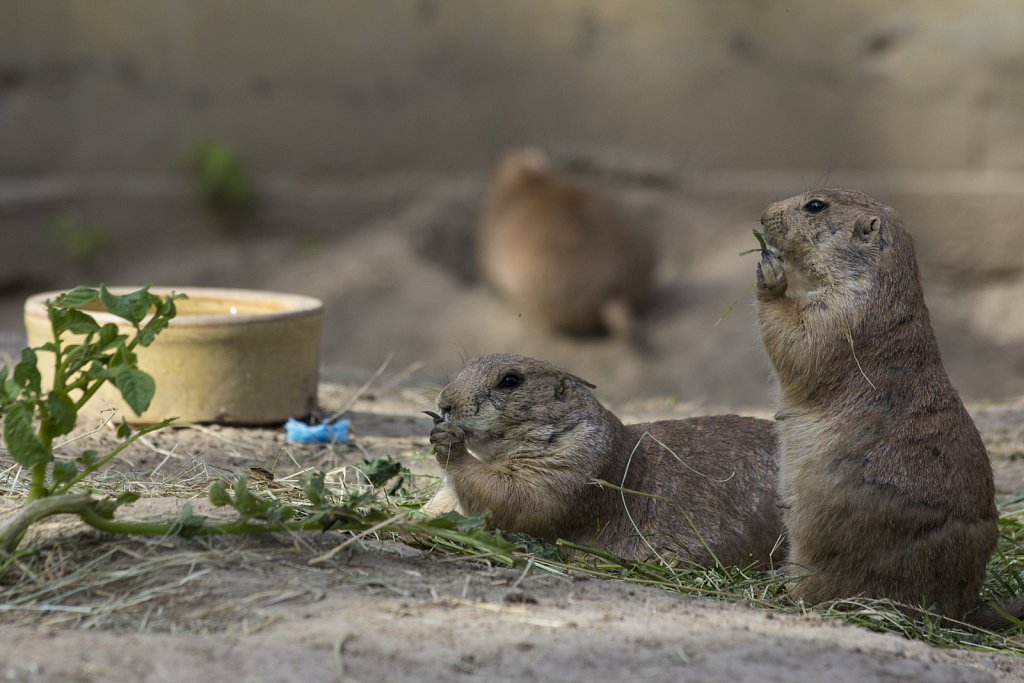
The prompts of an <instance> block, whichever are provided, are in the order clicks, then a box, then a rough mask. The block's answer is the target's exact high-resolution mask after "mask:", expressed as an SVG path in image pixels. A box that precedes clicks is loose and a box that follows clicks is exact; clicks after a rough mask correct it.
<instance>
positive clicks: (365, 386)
mask: <svg viewBox="0 0 1024 683" xmlns="http://www.w3.org/2000/svg"><path fill="white" fill-rule="evenodd" d="M394 357H395V354H393V353H389V354H388V357H387V358H385V359H384V362H383V363H381V364H380V367H379V368H377V369H376V370H375V371H374V373H373V374H372V375H371V376H370V379H368V380H366V382H365V383H364V384H363V386H361V387H359V388H358V389H357V390H356V393H355V394H353V395H352V398H350V399H349V400H348V403H346V404H345V406H344V407H343V408H342V409H341V410H339V411H338V412H336V413H334V414H333V415H331V416H330V417H329V418H327V419H326V420H325V421H324V422H325V423H326V424H330V423H332V422H334V421H335V420H337V419H338V418H339V417H341V416H342V415H344V414H345V413H347V412H348V411H349V410H351V409H352V406H354V405H355V404H356V401H358V400H359V399H360V398H362V396H363V394H365V393H366V392H367V390H369V388H370V387H371V386H373V383H374V382H376V381H377V380H378V379H379V378H380V376H381V375H383V374H384V371H385V370H387V369H388V365H390V364H391V359H392V358H394Z"/></svg>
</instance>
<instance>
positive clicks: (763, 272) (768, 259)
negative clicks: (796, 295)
mask: <svg viewBox="0 0 1024 683" xmlns="http://www.w3.org/2000/svg"><path fill="white" fill-rule="evenodd" d="M757 289H758V291H759V292H760V293H762V294H770V295H775V296H778V295H781V294H782V293H783V292H785V291H786V271H785V270H784V269H783V267H782V257H781V256H779V255H778V254H777V253H775V252H774V251H772V250H770V249H769V250H766V251H762V252H761V262H760V263H758V264H757Z"/></svg>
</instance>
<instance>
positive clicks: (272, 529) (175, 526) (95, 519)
mask: <svg viewBox="0 0 1024 683" xmlns="http://www.w3.org/2000/svg"><path fill="white" fill-rule="evenodd" d="M76 514H78V516H79V517H80V518H81V519H82V521H83V522H85V523H86V524H88V525H89V526H91V527H93V528H94V529H99V530H100V531H106V532H108V533H112V534H136V535H139V536H174V535H176V534H178V533H180V532H181V524H180V523H179V522H139V521H132V520H117V519H110V518H109V517H104V516H103V515H100V514H99V513H97V512H96V511H95V510H94V509H92V508H89V509H86V510H83V511H81V512H77V513H76ZM321 529H323V523H322V522H321V520H320V518H319V517H318V516H313V517H307V518H306V519H302V520H298V521H294V522H277V523H270V524H253V523H252V522H249V521H246V520H236V521H234V522H223V523H221V524H211V525H209V526H207V525H205V524H204V525H203V526H201V527H199V528H198V529H190V530H189V534H188V535H189V536H225V535H229V534H260V533H263V534H267V533H277V532H281V531H319V530H321Z"/></svg>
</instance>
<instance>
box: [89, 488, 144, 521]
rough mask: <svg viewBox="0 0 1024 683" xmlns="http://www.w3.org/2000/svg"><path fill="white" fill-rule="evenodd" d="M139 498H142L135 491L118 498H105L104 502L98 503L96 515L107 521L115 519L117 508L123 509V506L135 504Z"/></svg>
mask: <svg viewBox="0 0 1024 683" xmlns="http://www.w3.org/2000/svg"><path fill="white" fill-rule="evenodd" d="M139 498H141V496H140V495H139V494H138V493H135V492H134V491H125V492H124V493H122V494H121V495H119V496H118V497H117V498H104V499H103V500H101V501H98V502H97V503H96V508H95V509H96V514H98V515H99V516H100V517H104V518H106V519H113V518H114V512H115V511H116V510H117V508H119V507H121V506H122V505H128V504H129V503H134V502H135V501H137V500H138V499H139Z"/></svg>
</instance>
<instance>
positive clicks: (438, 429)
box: [430, 422, 466, 464]
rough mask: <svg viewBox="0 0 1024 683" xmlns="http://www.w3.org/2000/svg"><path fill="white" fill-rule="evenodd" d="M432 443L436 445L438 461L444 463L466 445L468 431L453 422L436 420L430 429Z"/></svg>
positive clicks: (435, 451) (435, 450)
mask: <svg viewBox="0 0 1024 683" xmlns="http://www.w3.org/2000/svg"><path fill="white" fill-rule="evenodd" d="M430 443H431V444H433V446H434V453H435V454H436V455H437V460H438V462H440V463H441V464H444V462H445V460H447V459H448V458H449V457H450V456H451V455H452V454H454V453H456V452H459V451H462V450H463V449H464V448H465V447H466V433H465V432H463V431H462V430H461V429H459V428H458V427H456V426H455V425H453V424H452V423H451V422H435V423H434V428H433V429H432V430H431V431H430Z"/></svg>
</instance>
